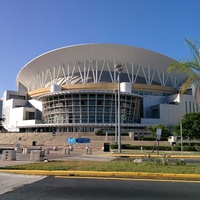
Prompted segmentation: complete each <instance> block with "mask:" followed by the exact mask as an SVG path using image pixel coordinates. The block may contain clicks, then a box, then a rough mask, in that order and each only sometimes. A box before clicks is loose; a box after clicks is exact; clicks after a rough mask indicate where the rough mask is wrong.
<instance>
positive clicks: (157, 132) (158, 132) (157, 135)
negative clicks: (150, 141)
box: [156, 129, 162, 155]
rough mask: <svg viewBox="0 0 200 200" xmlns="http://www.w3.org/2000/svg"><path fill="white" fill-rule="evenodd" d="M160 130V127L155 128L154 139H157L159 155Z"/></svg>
mask: <svg viewBox="0 0 200 200" xmlns="http://www.w3.org/2000/svg"><path fill="white" fill-rule="evenodd" d="M161 132H162V129H157V130H156V139H157V141H158V155H159V141H160V137H161Z"/></svg>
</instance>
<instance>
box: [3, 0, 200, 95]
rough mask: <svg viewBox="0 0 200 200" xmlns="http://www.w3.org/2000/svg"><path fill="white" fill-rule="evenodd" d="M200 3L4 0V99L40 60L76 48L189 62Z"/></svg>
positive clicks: (197, 37) (198, 36)
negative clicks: (132, 50) (133, 50)
mask: <svg viewBox="0 0 200 200" xmlns="http://www.w3.org/2000/svg"><path fill="white" fill-rule="evenodd" d="M199 8H200V1H199V0H0V69H1V70H0V97H1V96H2V95H3V92H4V91H5V90H16V84H15V80H16V76H17V74H18V72H19V71H20V69H21V68H22V67H23V66H24V65H25V64H26V63H27V62H29V61H30V60H32V59H33V58H35V57H36V56H38V55H40V54H42V53H45V52H47V51H50V50H53V49H55V48H59V47H64V46H68V45H74V44H83V43H111V44H124V45H131V46H136V47H141V48H144V49H149V50H152V51H155V52H158V53H161V54H164V55H166V56H169V57H171V58H174V59H177V60H182V59H187V58H190V52H189V50H188V49H187V47H186V46H185V44H184V38H185V37H187V38H190V39H192V40H194V41H196V42H197V43H199V42H200V27H199V24H200V18H199V15H200V14H199Z"/></svg>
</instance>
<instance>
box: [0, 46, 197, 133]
mask: <svg viewBox="0 0 200 200" xmlns="http://www.w3.org/2000/svg"><path fill="white" fill-rule="evenodd" d="M172 62H175V60H173V59H171V58H169V57H167V56H164V55H161V54H159V53H155V52H152V51H149V50H145V49H142V48H137V47H131V46H124V45H116V44H84V45H74V46H67V47H63V48H59V49H55V50H52V51H49V52H47V53H44V54H42V55H40V56H38V57H36V58H34V59H33V60H31V61H30V62H29V63H27V64H26V65H25V66H24V67H23V68H22V69H21V70H20V72H19V73H18V75H17V78H16V85H17V91H5V92H4V95H3V115H4V117H5V121H4V127H5V128H6V129H7V130H8V131H20V132H26V131H31V132H32V131H38V132H39V131H45V132H54V131H57V132H93V131H95V130H98V129H103V130H109V131H113V130H114V129H115V128H116V124H117V116H118V98H120V119H121V129H122V131H125V132H130V131H132V132H134V131H136V132H137V131H140V130H145V127H147V126H150V125H155V124H161V123H162V124H165V125H167V126H173V125H175V124H177V123H178V122H179V121H180V120H181V118H182V116H183V115H184V114H185V113H188V112H193V107H194V104H193V100H192V99H193V98H192V92H191V91H188V93H187V94H184V95H179V94H178V90H179V88H180V86H181V84H182V82H183V81H185V80H186V78H187V77H186V76H185V75H183V74H168V73H167V68H168V66H169V65H170V64H171V63H172ZM116 66H121V67H122V71H121V73H119V72H118V71H117V70H116ZM119 88H120V96H118V90H119Z"/></svg>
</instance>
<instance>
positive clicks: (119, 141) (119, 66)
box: [115, 64, 123, 153]
mask: <svg viewBox="0 0 200 200" xmlns="http://www.w3.org/2000/svg"><path fill="white" fill-rule="evenodd" d="M115 69H116V71H117V73H118V153H121V119H120V118H121V116H120V75H121V73H122V70H123V67H122V65H121V64H119V65H116V66H115Z"/></svg>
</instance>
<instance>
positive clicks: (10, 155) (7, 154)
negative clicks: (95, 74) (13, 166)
mask: <svg viewBox="0 0 200 200" xmlns="http://www.w3.org/2000/svg"><path fill="white" fill-rule="evenodd" d="M2 160H3V161H6V160H8V161H11V160H16V151H15V150H3V154H2Z"/></svg>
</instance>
